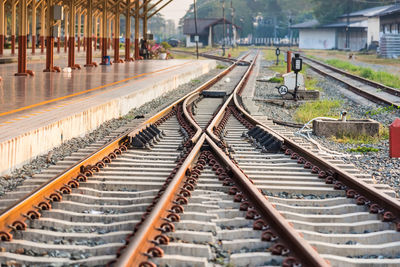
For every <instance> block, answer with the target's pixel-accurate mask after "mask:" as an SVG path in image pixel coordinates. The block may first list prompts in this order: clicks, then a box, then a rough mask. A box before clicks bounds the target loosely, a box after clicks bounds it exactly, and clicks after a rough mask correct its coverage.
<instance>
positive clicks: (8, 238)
mask: <svg viewBox="0 0 400 267" xmlns="http://www.w3.org/2000/svg"><path fill="white" fill-rule="evenodd" d="M12 237H13V236H12V234H10V233H7V232H0V240H1V241H3V242H6V241H11V239H12Z"/></svg>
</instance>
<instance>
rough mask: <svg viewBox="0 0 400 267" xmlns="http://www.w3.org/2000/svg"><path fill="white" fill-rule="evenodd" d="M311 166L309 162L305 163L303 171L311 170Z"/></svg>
mask: <svg viewBox="0 0 400 267" xmlns="http://www.w3.org/2000/svg"><path fill="white" fill-rule="evenodd" d="M312 167H313V165H312V164H311V162H309V161H307V162H306V164H304V169H312Z"/></svg>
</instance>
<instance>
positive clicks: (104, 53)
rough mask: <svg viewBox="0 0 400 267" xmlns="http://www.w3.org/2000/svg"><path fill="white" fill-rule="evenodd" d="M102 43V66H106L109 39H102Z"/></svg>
mask: <svg viewBox="0 0 400 267" xmlns="http://www.w3.org/2000/svg"><path fill="white" fill-rule="evenodd" d="M100 42H102V43H103V45H102V46H101V63H100V64H101V65H105V64H106V62H105V57H106V56H107V38H106V37H102V38H100Z"/></svg>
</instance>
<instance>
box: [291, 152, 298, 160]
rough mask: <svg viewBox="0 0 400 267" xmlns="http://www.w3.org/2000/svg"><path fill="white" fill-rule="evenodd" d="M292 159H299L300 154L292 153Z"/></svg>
mask: <svg viewBox="0 0 400 267" xmlns="http://www.w3.org/2000/svg"><path fill="white" fill-rule="evenodd" d="M290 158H291V159H298V158H299V154H297V153H292V155H291V156H290Z"/></svg>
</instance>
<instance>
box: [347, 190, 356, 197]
mask: <svg viewBox="0 0 400 267" xmlns="http://www.w3.org/2000/svg"><path fill="white" fill-rule="evenodd" d="M356 195H357V192H356V191H354V190H353V189H349V190H347V191H346V197H347V198H355V197H356Z"/></svg>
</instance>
